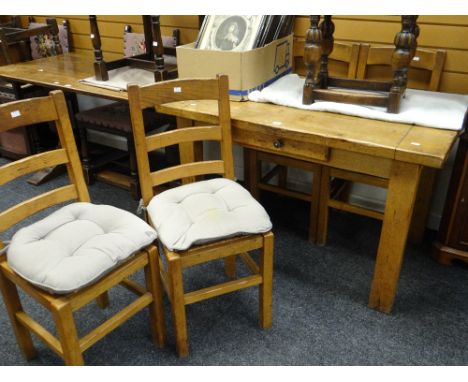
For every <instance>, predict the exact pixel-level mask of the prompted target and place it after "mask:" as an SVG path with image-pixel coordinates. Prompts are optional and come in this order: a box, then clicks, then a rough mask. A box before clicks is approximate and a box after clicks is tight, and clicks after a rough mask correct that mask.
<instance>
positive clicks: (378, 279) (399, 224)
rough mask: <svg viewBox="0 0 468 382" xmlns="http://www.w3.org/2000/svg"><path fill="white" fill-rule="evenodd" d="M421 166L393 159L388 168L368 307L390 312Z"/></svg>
mask: <svg viewBox="0 0 468 382" xmlns="http://www.w3.org/2000/svg"><path fill="white" fill-rule="evenodd" d="M421 169H422V166H419V165H415V164H411V163H404V162H397V161H395V162H394V163H393V166H392V169H391V173H390V180H389V185H388V195H387V203H386V206H385V216H384V220H383V224H382V232H381V234H380V243H379V248H378V251H377V258H376V262H375V269H374V277H373V280H372V286H371V292H370V296H369V307H370V308H373V309H377V310H380V311H382V312H385V313H390V311H391V310H392V306H393V302H394V300H395V295H396V290H397V284H398V278H399V276H400V270H401V264H402V260H403V254H404V251H405V245H406V238H407V236H408V231H409V227H410V223H411V217H412V214H413V207H414V203H415V200H416V194H417V191H418V184H419V179H420V176H421Z"/></svg>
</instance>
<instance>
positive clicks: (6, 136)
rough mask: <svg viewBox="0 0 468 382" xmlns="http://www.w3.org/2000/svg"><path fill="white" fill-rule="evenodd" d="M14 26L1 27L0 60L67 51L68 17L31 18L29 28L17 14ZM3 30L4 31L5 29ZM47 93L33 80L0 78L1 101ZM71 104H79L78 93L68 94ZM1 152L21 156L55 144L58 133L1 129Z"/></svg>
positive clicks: (68, 44) (34, 56)
mask: <svg viewBox="0 0 468 382" xmlns="http://www.w3.org/2000/svg"><path fill="white" fill-rule="evenodd" d="M14 25H15V27H8V28H4V29H3V28H0V34H3V38H0V40H2V42H0V48H1V49H0V61H3V63H5V64H6V63H15V62H20V61H29V60H32V59H37V58H42V57H46V56H52V55H56V54H61V53H62V52H68V51H69V50H70V35H69V29H68V21H67V20H64V22H63V25H58V24H57V21H56V19H47V20H46V23H36V22H34V20H33V19H32V18H30V23H29V26H28V28H27V29H25V28H21V27H20V20H19V19H18V18H16V21H14ZM2 30H3V32H2ZM46 94H47V90H45V89H44V88H43V87H40V86H36V85H32V84H18V83H11V82H8V81H3V80H0V103H5V102H11V101H14V100H18V99H22V98H31V97H38V96H43V95H46ZM67 100H68V102H70V106H71V107H77V106H76V105H77V101H76V95H69V96H67ZM0 141H1V144H0V154H1V155H2V156H5V157H7V158H10V159H18V158H21V157H23V156H25V155H30V154H33V153H36V152H39V151H41V150H42V149H47V148H50V147H54V146H55V144H56V142H57V137H56V135H55V133H54V132H53V131H51V130H49V129H41V130H40V134H39V131H38V129H32V128H30V127H20V128H18V129H14V130H10V131H6V132H3V133H0Z"/></svg>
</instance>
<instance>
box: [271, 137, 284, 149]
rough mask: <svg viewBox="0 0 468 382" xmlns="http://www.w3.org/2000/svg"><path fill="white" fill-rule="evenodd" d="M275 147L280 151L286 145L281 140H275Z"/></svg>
mask: <svg viewBox="0 0 468 382" xmlns="http://www.w3.org/2000/svg"><path fill="white" fill-rule="evenodd" d="M273 146H274V147H275V148H277V149H280V148H281V147H283V146H284V143H283V141H282V140H281V139H275V140H274V142H273Z"/></svg>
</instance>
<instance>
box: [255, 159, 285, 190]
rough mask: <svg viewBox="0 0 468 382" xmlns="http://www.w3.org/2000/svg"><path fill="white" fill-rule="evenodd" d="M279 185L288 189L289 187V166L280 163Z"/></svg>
mask: <svg viewBox="0 0 468 382" xmlns="http://www.w3.org/2000/svg"><path fill="white" fill-rule="evenodd" d="M260 165H261V164H260ZM279 168H280V169H279V175H278V186H279V187H281V188H283V189H286V188H288V168H287V167H286V166H281V165H279Z"/></svg>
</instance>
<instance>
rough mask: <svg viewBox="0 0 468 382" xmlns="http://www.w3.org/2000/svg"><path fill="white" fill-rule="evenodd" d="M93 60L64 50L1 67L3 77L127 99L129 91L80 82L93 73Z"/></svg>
mask: <svg viewBox="0 0 468 382" xmlns="http://www.w3.org/2000/svg"><path fill="white" fill-rule="evenodd" d="M93 62H94V60H93V58H92V57H89V56H85V55H83V54H79V53H64V54H62V55H59V56H52V57H47V58H41V59H38V60H32V61H27V62H19V63H16V64H11V65H4V66H0V78H3V79H6V80H14V81H20V82H23V83H31V84H35V85H41V86H45V87H51V88H54V89H61V90H63V91H71V92H75V93H80V94H87V95H91V96H97V97H103V98H108V99H112V100H127V93H126V92H119V91H114V90H109V89H104V88H99V87H96V86H91V85H86V84H83V83H81V82H79V81H80V80H81V79H83V78H87V77H91V76H94V66H93Z"/></svg>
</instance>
